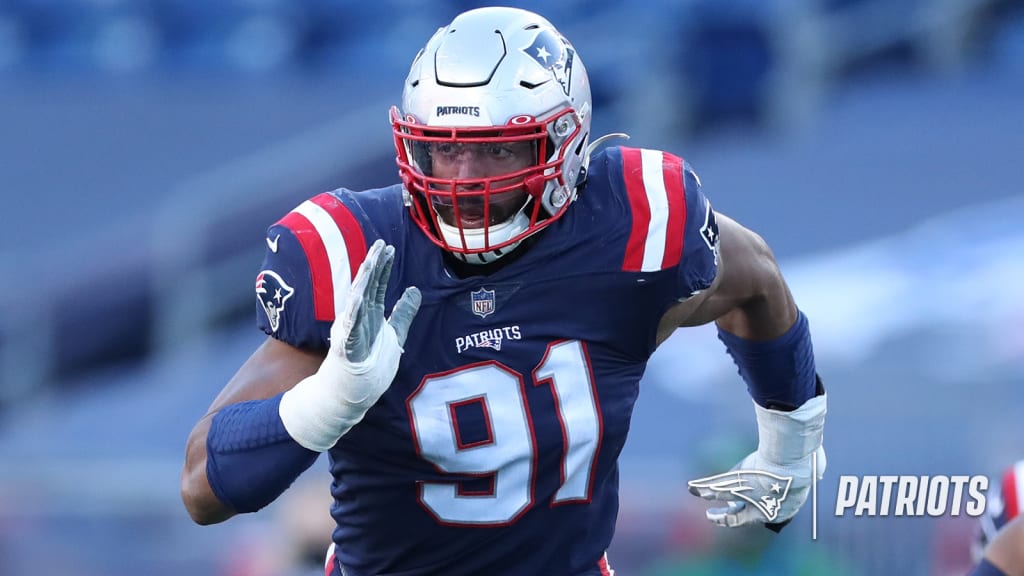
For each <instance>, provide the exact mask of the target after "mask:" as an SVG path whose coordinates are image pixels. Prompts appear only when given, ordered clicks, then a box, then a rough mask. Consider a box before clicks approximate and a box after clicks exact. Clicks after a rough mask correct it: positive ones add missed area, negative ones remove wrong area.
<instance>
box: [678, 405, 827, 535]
mask: <svg viewBox="0 0 1024 576" xmlns="http://www.w3.org/2000/svg"><path fill="white" fill-rule="evenodd" d="M754 407H755V411H756V412H757V425H758V437H759V438H758V446H757V450H755V451H754V452H752V453H751V454H749V455H748V456H747V457H746V458H744V459H743V460H741V461H740V462H739V464H737V465H736V466H733V468H732V470H730V471H729V472H726V473H723V474H718V475H715V476H709V477H707V478H700V479H698V480H691V481H690V482H689V486H690V493H691V494H693V495H694V496H698V497H700V498H703V499H705V500H717V501H720V502H724V503H725V506H723V507H716V508H709V509H708V510H707V511H706V512H705V516H707V518H708V520H710V521H711V522H713V523H714V524H717V525H719V526H725V527H729V528H732V527H735V526H745V525H748V524H765V525H766V526H768V527H769V528H771V529H773V530H775V531H778V530H781V529H782V527H783V526H785V524H786V523H788V522H789V520H791V519H792V518H793V516H795V515H796V513H797V512H798V511H799V510H800V507H801V506H803V504H804V502H805V501H806V500H807V496H808V495H809V494H810V490H811V486H812V484H813V482H814V480H815V473H816V474H817V479H818V480H820V479H821V477H822V475H823V474H824V473H825V465H826V462H825V449H824V447H823V446H822V437H823V429H824V421H825V413H826V396H825V395H824V394H822V395H820V396H816V397H814V398H811V399H810V400H808V401H807V402H805V403H804V404H803V406H800V407H799V408H798V409H796V410H794V411H792V412H782V411H778V410H770V409H767V408H763V407H761V406H759V405H757V404H756V403H755V404H754Z"/></svg>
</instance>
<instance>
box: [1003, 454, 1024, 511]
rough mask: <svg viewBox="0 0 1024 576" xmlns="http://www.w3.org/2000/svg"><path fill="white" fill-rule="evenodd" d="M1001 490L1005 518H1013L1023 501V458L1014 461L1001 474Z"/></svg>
mask: <svg viewBox="0 0 1024 576" xmlns="http://www.w3.org/2000/svg"><path fill="white" fill-rule="evenodd" d="M1002 492H1003V506H1005V507H1006V518H1007V519H1008V520H1009V519H1013V518H1015V517H1016V516H1017V515H1018V514H1020V505H1021V503H1024V460H1022V461H1020V462H1017V463H1015V464H1014V465H1013V466H1011V467H1010V468H1009V469H1007V470H1006V473H1005V474H1003V486H1002Z"/></svg>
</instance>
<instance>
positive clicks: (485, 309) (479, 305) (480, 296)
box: [469, 288, 494, 318]
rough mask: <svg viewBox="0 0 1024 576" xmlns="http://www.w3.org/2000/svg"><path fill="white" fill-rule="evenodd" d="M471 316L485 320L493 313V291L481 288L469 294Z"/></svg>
mask: <svg viewBox="0 0 1024 576" xmlns="http://www.w3.org/2000/svg"><path fill="white" fill-rule="evenodd" d="M469 297H470V301H471V302H472V303H473V314H476V315H477V316H479V317H481V318H486V317H488V316H490V315H491V314H493V313H494V290H488V289H486V288H481V289H479V290H475V291H473V292H470V293H469Z"/></svg>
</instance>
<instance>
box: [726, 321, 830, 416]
mask: <svg viewBox="0 0 1024 576" xmlns="http://www.w3.org/2000/svg"><path fill="white" fill-rule="evenodd" d="M718 339H719V340H721V341H722V343H723V344H725V348H726V350H727V351H728V352H729V355H730V356H732V359H733V361H734V362H735V363H736V366H737V368H739V373H740V376H741V377H742V378H743V381H744V382H746V384H747V391H748V392H749V393H750V397H751V398H753V399H754V402H756V403H758V404H760V405H761V406H763V407H765V408H772V409H775V410H792V409H794V408H796V407H797V406H800V405H801V404H803V403H804V402H806V401H807V400H808V399H809V398H812V397H813V396H815V383H816V379H815V367H814V348H813V346H812V345H811V332H810V329H809V326H808V322H807V316H805V315H804V313H803V312H799V313H798V314H797V319H796V322H794V323H793V325H792V326H791V327H790V328H789V330H787V331H786V333H785V334H783V335H782V336H779V337H778V338H776V339H774V340H769V341H767V342H758V341H754V340H747V339H745V338H740V337H739V336H736V335H734V334H730V333H728V332H726V331H724V330H722V329H721V328H719V329H718Z"/></svg>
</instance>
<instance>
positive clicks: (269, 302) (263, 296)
mask: <svg viewBox="0 0 1024 576" xmlns="http://www.w3.org/2000/svg"><path fill="white" fill-rule="evenodd" d="M294 293H295V289H294V288H292V287H291V286H289V285H288V284H286V283H285V281H284V279H283V278H281V277H280V276H278V274H277V273H276V272H274V271H272V270H264V271H262V272H260V273H259V274H258V275H257V276H256V298H258V299H259V301H260V305H261V306H262V307H263V312H264V313H266V315H267V321H269V322H270V330H271V331H273V332H277V329H278V328H279V327H280V326H281V313H282V312H284V304H285V302H287V301H288V299H289V298H291V297H292V294H294Z"/></svg>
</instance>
